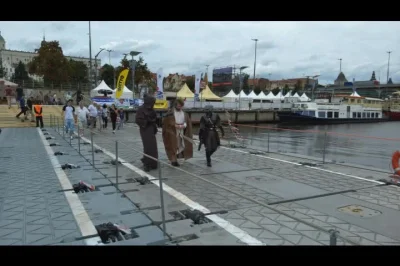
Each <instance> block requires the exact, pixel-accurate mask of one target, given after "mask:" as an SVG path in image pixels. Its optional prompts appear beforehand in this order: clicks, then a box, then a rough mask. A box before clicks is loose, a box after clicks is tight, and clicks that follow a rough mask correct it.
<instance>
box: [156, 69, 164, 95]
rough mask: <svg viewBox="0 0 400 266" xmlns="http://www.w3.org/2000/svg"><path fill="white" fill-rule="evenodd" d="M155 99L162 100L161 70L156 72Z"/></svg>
mask: <svg viewBox="0 0 400 266" xmlns="http://www.w3.org/2000/svg"><path fill="white" fill-rule="evenodd" d="M156 98H157V99H163V98H164V73H163V69H162V68H159V69H158V71H157V91H156Z"/></svg>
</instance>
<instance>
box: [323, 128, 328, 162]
mask: <svg viewBox="0 0 400 266" xmlns="http://www.w3.org/2000/svg"><path fill="white" fill-rule="evenodd" d="M326 137H327V133H326V130H325V133H324V147H323V149H322V163H323V164H324V163H325V153H326Z"/></svg>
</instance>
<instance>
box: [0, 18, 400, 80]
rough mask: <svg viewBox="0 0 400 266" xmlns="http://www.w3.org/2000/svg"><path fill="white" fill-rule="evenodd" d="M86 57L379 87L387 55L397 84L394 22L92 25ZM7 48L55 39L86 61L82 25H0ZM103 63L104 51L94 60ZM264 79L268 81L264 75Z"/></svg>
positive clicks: (399, 57)
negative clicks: (375, 82)
mask: <svg viewBox="0 0 400 266" xmlns="http://www.w3.org/2000/svg"><path fill="white" fill-rule="evenodd" d="M91 25H92V26H91V29H92V55H93V57H94V55H95V54H96V53H97V52H98V51H99V48H100V47H103V48H108V49H110V48H111V49H112V50H114V52H112V53H111V58H110V59H111V64H113V65H117V64H118V63H119V61H120V60H121V58H122V57H123V55H122V54H123V53H128V52H129V51H132V50H136V51H141V52H142V56H143V57H144V59H145V61H146V62H147V63H148V66H149V67H150V69H151V70H152V71H153V72H155V71H157V69H158V68H159V67H162V68H163V69H164V73H165V74H169V73H176V72H177V73H183V74H194V73H195V72H197V71H199V70H203V71H205V69H206V66H205V65H210V67H209V75H211V74H212V69H213V68H219V67H224V66H233V65H236V66H249V68H248V69H246V71H247V72H248V73H249V74H251V76H253V69H254V42H253V41H252V40H251V39H254V38H257V39H259V42H258V49H257V64H256V76H257V77H264V78H269V77H270V78H271V79H282V78H299V77H304V76H305V75H309V76H312V75H317V74H318V75H321V76H320V78H319V79H320V83H321V84H326V83H333V80H334V79H335V78H336V77H337V75H338V73H339V60H338V59H339V58H342V59H343V60H342V71H343V72H344V74H345V75H346V77H347V79H348V80H352V78H355V79H356V80H368V79H369V78H370V77H371V73H372V71H375V72H376V77H377V79H378V78H379V76H380V79H381V82H382V83H384V82H386V73H387V61H388V54H387V51H393V53H392V54H391V59H390V76H391V77H392V79H393V82H400V50H398V51H396V48H397V47H398V45H399V43H400V35H399V34H398V32H399V30H400V22H222V21H219V22H211V21H203V22H188V21H186V22H116V21H114V22H92V23H91ZM0 31H1V35H2V36H3V37H4V38H5V39H6V42H7V48H8V49H13V50H26V51H33V49H35V48H37V47H38V46H39V45H40V41H41V39H42V38H43V33H44V32H45V35H46V40H58V41H60V43H61V46H62V48H63V50H64V54H66V55H73V56H85V57H86V56H87V57H88V55H89V41H88V31H89V30H88V22H26V21H24V22H0ZM100 58H101V59H102V64H104V63H108V61H109V57H108V53H107V52H103V53H102V54H101V56H100ZM269 74H271V75H269Z"/></svg>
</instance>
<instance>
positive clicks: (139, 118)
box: [135, 95, 158, 172]
mask: <svg viewBox="0 0 400 266" xmlns="http://www.w3.org/2000/svg"><path fill="white" fill-rule="evenodd" d="M155 102H156V99H155V98H154V97H153V96H150V95H145V97H144V103H143V105H142V106H140V107H139V108H138V110H137V111H136V121H135V122H136V124H137V125H138V126H139V128H140V137H141V138H142V143H143V153H144V154H146V155H149V156H151V157H153V158H155V159H158V149H157V140H156V134H157V131H158V129H157V123H156V121H157V114H156V111H154V103H155ZM142 163H143V166H144V170H145V171H146V172H148V171H150V169H157V165H158V163H157V161H155V160H154V159H151V158H149V157H146V156H143V158H142Z"/></svg>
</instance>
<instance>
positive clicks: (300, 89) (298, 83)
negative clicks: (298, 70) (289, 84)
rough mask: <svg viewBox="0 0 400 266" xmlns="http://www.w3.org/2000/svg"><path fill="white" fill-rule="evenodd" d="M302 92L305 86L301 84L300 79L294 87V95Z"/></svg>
mask: <svg viewBox="0 0 400 266" xmlns="http://www.w3.org/2000/svg"><path fill="white" fill-rule="evenodd" d="M302 90H303V84H302V83H301V80H299V79H298V80H297V82H296V84H295V85H294V89H293V94H294V93H296V92H299V91H302Z"/></svg>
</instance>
